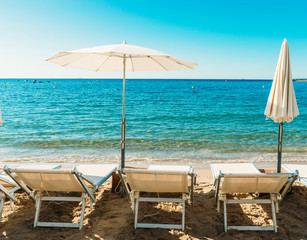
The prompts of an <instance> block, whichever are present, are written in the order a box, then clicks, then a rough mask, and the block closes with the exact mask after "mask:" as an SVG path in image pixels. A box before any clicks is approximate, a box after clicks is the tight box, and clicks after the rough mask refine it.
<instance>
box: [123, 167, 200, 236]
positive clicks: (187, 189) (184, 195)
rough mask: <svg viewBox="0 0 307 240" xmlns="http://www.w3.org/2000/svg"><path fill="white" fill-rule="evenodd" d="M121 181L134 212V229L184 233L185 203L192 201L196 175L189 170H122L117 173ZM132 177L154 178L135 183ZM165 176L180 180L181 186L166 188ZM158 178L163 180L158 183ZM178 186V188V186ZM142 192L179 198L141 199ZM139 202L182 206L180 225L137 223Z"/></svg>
mask: <svg viewBox="0 0 307 240" xmlns="http://www.w3.org/2000/svg"><path fill="white" fill-rule="evenodd" d="M119 175H120V178H121V181H123V182H124V185H125V189H126V192H127V194H128V196H129V198H130V201H131V204H132V209H133V211H134V212H135V216H134V228H135V229H136V228H167V229H180V230H182V231H184V226H185V220H184V219H185V201H186V200H188V201H190V202H191V201H192V200H193V187H194V183H195V181H196V174H194V173H193V169H192V168H191V171H190V172H180V171H151V170H136V169H124V170H123V171H119ZM133 175H138V176H141V175H143V176H145V177H150V176H154V179H155V180H153V179H152V180H149V181H148V182H145V183H144V182H142V181H136V180H133V179H132V176H133ZM166 176H170V177H171V176H173V177H179V178H181V185H180V183H178V188H177V189H176V188H172V187H167V180H166V179H167V178H165V177H166ZM189 176H190V177H191V186H188V185H189V184H188V182H189V181H188V177H189ZM159 177H162V178H164V180H163V181H161V182H160V181H159ZM173 184H174V183H173ZM179 185H180V186H179ZM142 192H152V193H162V192H164V193H165V192H168V193H178V194H180V195H181V198H165V197H162V198H160V197H158V198H157V197H142V196H141V193H142ZM140 202H177V203H181V204H182V219H181V224H158V223H139V222H138V212H139V204H140Z"/></svg>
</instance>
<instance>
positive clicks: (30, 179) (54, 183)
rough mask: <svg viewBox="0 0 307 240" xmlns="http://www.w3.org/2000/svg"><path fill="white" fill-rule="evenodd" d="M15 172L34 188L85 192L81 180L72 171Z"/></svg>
mask: <svg viewBox="0 0 307 240" xmlns="http://www.w3.org/2000/svg"><path fill="white" fill-rule="evenodd" d="M15 173H16V175H17V176H18V177H19V178H20V179H21V180H22V181H23V182H24V183H25V184H26V185H27V186H28V187H30V188H31V189H32V190H38V191H55V192H57V191H58V192H63V191H67V192H84V188H83V187H82V185H81V184H80V182H79V180H78V179H77V178H76V176H75V174H74V173H72V172H70V171H62V170H53V171H41V172H38V171H15Z"/></svg>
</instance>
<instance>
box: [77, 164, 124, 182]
mask: <svg viewBox="0 0 307 240" xmlns="http://www.w3.org/2000/svg"><path fill="white" fill-rule="evenodd" d="M117 167H118V164H80V165H78V166H77V167H76V169H77V171H78V172H80V173H82V176H84V177H85V178H86V179H88V180H91V182H92V183H93V184H94V185H95V186H99V185H101V183H103V182H104V181H105V180H106V179H108V178H109V176H110V174H112V172H114V171H115V170H116V169H117Z"/></svg>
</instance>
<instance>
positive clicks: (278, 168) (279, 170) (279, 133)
mask: <svg viewBox="0 0 307 240" xmlns="http://www.w3.org/2000/svg"><path fill="white" fill-rule="evenodd" d="M283 125H284V123H283V122H280V123H279V131H278V159H277V172H278V173H280V172H281V152H282V130H283Z"/></svg>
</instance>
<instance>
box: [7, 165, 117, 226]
mask: <svg viewBox="0 0 307 240" xmlns="http://www.w3.org/2000/svg"><path fill="white" fill-rule="evenodd" d="M117 166H118V165H117V164H84V165H78V166H76V167H73V168H70V169H66V168H61V167H60V168H56V169H50V168H49V169H48V168H47V167H44V165H40V166H36V167H31V166H27V167H24V166H22V167H16V168H10V167H8V166H5V167H4V170H5V171H6V173H7V174H8V175H10V176H11V177H12V178H13V179H14V180H15V182H16V183H17V184H18V185H19V186H20V187H21V188H23V189H24V190H25V191H26V192H27V193H28V195H29V196H31V197H32V198H33V199H34V200H35V201H36V213H35V219H34V227H36V226H41V227H77V228H79V229H81V228H82V224H83V218H84V210H85V202H86V199H87V198H88V197H89V198H90V200H91V207H92V203H93V202H96V199H95V197H94V195H93V193H94V192H95V191H96V190H97V189H98V188H99V187H100V186H101V185H102V183H104V182H105V181H106V180H107V179H108V178H109V177H110V176H111V175H112V173H113V171H115V170H116V169H117ZM54 192H56V193H57V195H59V193H63V195H64V193H67V192H79V193H81V197H67V196H51V193H54ZM42 201H74V202H79V201H80V202H82V209H81V217H80V222H79V223H64V222H39V215H40V209H41V205H42Z"/></svg>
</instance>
